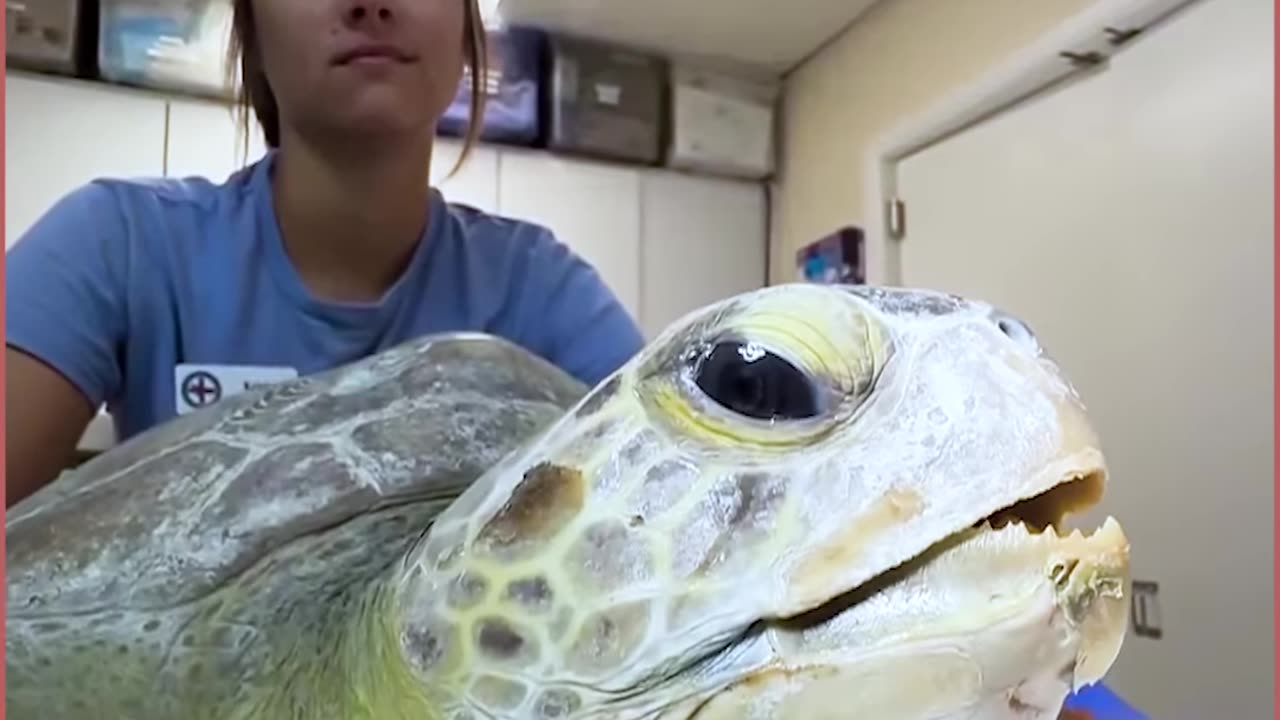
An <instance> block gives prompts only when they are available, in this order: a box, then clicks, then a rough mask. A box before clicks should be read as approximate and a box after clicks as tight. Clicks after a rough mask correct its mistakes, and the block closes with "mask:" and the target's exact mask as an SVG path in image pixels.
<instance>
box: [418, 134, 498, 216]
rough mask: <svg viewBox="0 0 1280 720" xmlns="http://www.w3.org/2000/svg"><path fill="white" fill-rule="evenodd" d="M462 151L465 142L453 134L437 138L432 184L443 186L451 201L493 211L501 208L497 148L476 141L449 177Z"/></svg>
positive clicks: (433, 156) (432, 165)
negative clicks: (456, 169)
mask: <svg viewBox="0 0 1280 720" xmlns="http://www.w3.org/2000/svg"><path fill="white" fill-rule="evenodd" d="M461 153H462V142H461V141H459V140H455V139H453V138H439V137H438V138H436V144H435V149H434V150H433V151H432V153H431V184H432V185H435V186H436V187H437V188H439V189H440V193H441V194H442V195H444V199H445V200H448V201H449V202H451V203H458V204H460V205H470V206H471V207H474V208H477V209H479V210H483V211H485V212H489V213H493V212H497V211H498V151H497V150H495V149H494V148H492V147H484V146H480V145H476V146H474V147H472V148H471V154H470V155H468V156H467V161H466V162H464V163H463V164H462V167H461V168H459V169H458V173H457V174H456V175H454V176H453V177H449V172H450V171H451V170H453V164H454V163H455V162H457V160H458V155H460V154H461Z"/></svg>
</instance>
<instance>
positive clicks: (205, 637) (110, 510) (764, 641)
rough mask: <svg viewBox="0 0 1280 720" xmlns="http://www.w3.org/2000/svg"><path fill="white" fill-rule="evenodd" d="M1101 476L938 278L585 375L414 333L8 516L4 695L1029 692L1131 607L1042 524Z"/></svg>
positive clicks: (1001, 323)
mask: <svg viewBox="0 0 1280 720" xmlns="http://www.w3.org/2000/svg"><path fill="white" fill-rule="evenodd" d="M1105 474H1106V470H1105V465H1104V461H1103V456H1102V454H1101V453H1100V451H1099V449H1098V442H1097V439H1096V437H1095V435H1094V433H1093V431H1092V430H1091V428H1090V425H1089V423H1088V421H1087V419H1086V415H1085V413H1084V410H1083V406H1082V405H1081V403H1080V401H1079V399H1078V397H1077V395H1076V393H1075V391H1074V390H1073V388H1072V387H1071V386H1070V384H1069V383H1068V382H1067V381H1066V380H1064V378H1063V376H1062V375H1061V374H1060V373H1059V370H1058V369H1057V367H1056V366H1055V365H1054V364H1053V362H1052V361H1051V360H1049V359H1048V357H1047V356H1046V355H1045V354H1044V353H1043V352H1042V351H1041V348H1040V346H1039V345H1038V343H1037V340H1036V338H1035V336H1034V335H1033V334H1032V333H1031V332H1030V330H1028V329H1027V327H1026V326H1025V325H1024V324H1022V323H1021V322H1019V321H1018V320H1017V319H1016V318H1014V317H1012V316H1010V315H1007V314H1004V313H1002V312H1000V311H998V310H996V309H995V308H993V307H991V306H989V305H987V304H984V303H981V302H978V301H975V300H968V299H962V298H958V297H954V296H951V295H946V294H941V293H935V292H928V291H923V290H903V289H889V288H873V287H837V286H818V285H785V286H779V287H772V288H766V289H762V290H757V291H754V292H750V293H746V294H743V295H739V296H736V297H732V298H729V299H726V300H724V301H722V302H718V303H715V304H713V305H710V306H708V307H706V308H703V309H701V310H699V311H696V312H694V313H692V314H690V315H689V316H687V317H686V318H684V319H682V320H680V321H678V322H676V323H674V324H673V325H672V326H671V327H670V328H669V329H668V330H667V331H665V332H664V333H663V334H662V335H661V336H660V337H658V338H657V339H656V340H655V341H654V342H652V343H651V344H650V345H649V346H648V347H647V348H646V349H645V350H643V352H641V353H640V354H639V355H638V356H636V357H635V358H634V359H633V360H632V361H631V362H630V363H628V364H627V365H626V366H625V367H623V368H622V369H621V370H619V371H618V372H617V373H615V374H613V375H612V376H611V377H609V378H607V379H606V380H605V381H603V382H602V383H600V384H599V385H598V386H597V387H595V388H593V389H590V390H589V391H588V389H587V388H585V387H583V386H581V385H579V384H578V383H576V382H575V381H573V380H570V379H569V378H568V377H567V376H566V375H564V374H563V373H561V372H560V371H558V370H556V369H554V368H553V367H552V366H550V365H549V364H547V363H545V362H543V361H542V360H540V359H538V358H536V357H534V356H532V355H530V354H529V353H527V352H525V351H523V350H521V349H518V348H516V347H515V346H513V345H510V344H508V343H505V342H503V341H500V340H497V339H494V338H489V337H485V336H479V335H448V336H438V337H430V338H424V339H421V340H418V341H414V342H410V343H408V344H406V345H403V346H400V347H398V348H396V349H393V350H391V351H388V352H386V353H383V354H381V355H378V356H375V357H373V358H370V359H366V360H363V361H360V362H357V363H355V364H352V365H350V366H347V367H345V368H342V369H338V370H334V371H330V372H327V373H324V374H319V375H315V376H311V377H305V378H302V379H299V380H295V381H290V382H286V383H283V384H280V385H275V386H270V387H268V388H264V389H259V390H255V391H250V392H247V393H244V394H242V395H239V396H235V397H232V398H228V399H226V400H224V401H222V402H221V403H218V404H216V405H214V406H212V407H210V408H207V409H205V410H203V411H200V412H196V413H193V414H190V415H187V416H184V417H182V418H181V419H178V420H176V421H173V422H170V423H168V424H166V425H164V426H161V427H158V428H156V429H154V430H151V431H149V432H147V433H144V434H142V435H140V436H138V437H137V438H135V439H133V440H131V441H129V442H126V443H123V444H122V445H120V446H119V447H118V448H116V449H114V450H111V451H109V452H107V453H106V454H104V455H102V456H100V457H98V458H97V459H95V460H93V461H91V462H89V463H88V464H86V465H84V466H83V467H81V468H80V469H78V470H75V471H74V472H70V473H69V474H67V475H65V476H64V477H63V478H61V479H60V480H58V481H57V482H56V483H55V484H53V485H52V486H50V487H49V488H48V489H46V490H45V491H43V492H41V493H39V494H37V495H34V496H32V497H31V498H30V499H28V500H27V501H25V502H23V503H21V504H19V505H18V506H16V507H15V508H13V509H12V510H10V511H9V513H8V528H7V530H6V540H7V543H8V548H7V560H8V574H9V584H8V613H9V614H8V626H7V637H6V651H7V652H6V667H7V688H6V690H7V697H6V707H7V711H8V715H7V717H9V718H12V719H21V718H32V719H33V720H36V719H44V718H62V719H70V720H80V719H83V718H130V719H133V720H178V719H181V720H250V719H253V720H257V719H264V720H276V719H280V720H283V719H287V718H296V719H304V718H305V719H310V718H316V719H318V720H356V719H370V720H374V719H376V720H410V719H412V720H423V719H428V718H430V719H437V718H438V719H441V720H462V719H463V718H477V719H478V718H521V719H523V718H531V719H537V720H546V719H550V718H618V719H626V718H664V719H672V718H694V717H696V718H699V719H700V720H709V719H719V718H725V719H738V718H747V719H750V718H761V719H765V718H779V719H787V720H813V719H815V718H859V719H863V718H893V719H895V720H913V719H917V718H920V719H923V718H931V719H941V718H951V719H958V718H1014V717H1017V718H1055V717H1056V716H1057V715H1058V712H1059V708H1060V707H1061V704H1062V702H1063V699H1064V697H1065V695H1066V694H1067V693H1068V692H1069V690H1070V689H1071V688H1072V687H1078V686H1080V685H1081V684H1084V683H1089V682H1093V681H1096V680H1097V679H1099V678H1100V677H1101V676H1102V675H1103V674H1104V673H1105V672H1106V671H1107V669H1108V668H1109V667H1110V665H1111V664H1112V662H1113V661H1114V659H1115V657H1116V655H1117V653H1118V652H1119V648H1120V644H1121V642H1122V639H1123V636H1124V634H1125V631H1126V627H1127V609H1128V604H1127V587H1128V586H1127V583H1128V552H1129V551H1128V544H1127V541H1126V539H1125V536H1124V534H1123V532H1122V531H1121V529H1120V527H1119V525H1118V524H1117V523H1115V521H1114V520H1110V519H1109V520H1108V521H1107V522H1106V524H1105V525H1104V526H1103V527H1102V528H1101V529H1099V530H1097V531H1095V532H1094V533H1093V534H1091V535H1088V536H1085V535H1082V534H1080V533H1079V531H1076V532H1074V533H1071V534H1068V535H1063V534H1060V533H1059V532H1058V530H1057V529H1056V528H1057V527H1060V523H1061V520H1062V518H1063V517H1064V515H1065V514H1066V513H1067V512H1069V511H1074V510H1077V509H1080V508H1083V507H1085V506H1088V505H1091V504H1094V503H1096V502H1097V501H1098V500H1099V498H1100V494H1101V490H1102V486H1103V482H1104V478H1105ZM1049 525H1053V526H1054V527H1055V529H1045V528H1046V526H1049Z"/></svg>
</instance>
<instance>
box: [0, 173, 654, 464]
mask: <svg viewBox="0 0 1280 720" xmlns="http://www.w3.org/2000/svg"><path fill="white" fill-rule="evenodd" d="M273 160H274V155H267V156H266V157H265V158H264V159H262V160H260V161H258V162H257V163H255V164H254V165H251V166H249V167H247V168H245V169H243V170H241V171H240V172H238V173H236V174H235V175H233V176H231V177H230V178H229V179H228V180H227V181H226V182H225V183H223V184H214V183H211V182H209V181H207V180H204V179H198V178H189V179H182V180H177V179H157V180H98V181H95V182H92V183H89V184H87V185H85V186H83V187H81V188H79V189H77V190H75V191H74V192H72V193H70V194H69V195H67V196H66V197H64V198H62V199H61V200H60V201H59V202H58V203H56V204H55V205H54V206H53V208H52V209H50V210H49V211H48V212H47V213H46V214H45V215H44V216H43V217H42V218H41V219H40V220H39V221H38V222H36V224H35V225H34V226H33V227H32V228H31V229H30V230H28V231H27V233H26V234H25V235H24V236H23V238H22V239H21V240H19V241H18V242H17V243H16V244H15V245H14V246H13V247H12V248H11V249H10V250H9V252H8V253H7V257H6V261H7V267H6V272H5V279H6V282H5V322H6V329H5V333H6V337H5V340H6V342H7V343H8V345H10V346H12V347H14V348H17V349H19V350H22V351H24V352H26V353H28V354H31V355H33V356H35V357H36V358H38V359H40V360H42V361H44V362H45V363H47V364H49V365H50V366H52V367H53V368H54V369H56V370H57V371H59V372H60V373H61V374H62V375H64V376H65V377H66V378H67V379H68V380H70V381H71V382H72V383H73V384H74V385H75V386H76V387H78V388H79V389H80V390H81V391H82V392H83V393H84V394H85V396H86V397H87V398H88V399H89V401H90V402H91V403H93V404H94V405H95V406H98V405H101V404H103V403H106V404H107V405H108V408H109V409H110V411H111V413H112V415H113V416H114V418H115V423H116V426H117V428H118V432H119V434H120V436H121V438H122V439H124V438H128V437H130V436H132V435H135V434H137V433H138V432H141V431H143V430H145V429H147V428H149V427H151V426H153V425H156V424H158V423H161V422H164V421H165V420H167V419H169V418H172V417H173V416H174V415H176V414H177V410H178V406H177V396H176V395H175V388H174V385H175V367H177V366H178V365H180V364H181V365H192V364H195V365H241V366H256V367H263V366H266V367H286V368H292V369H293V370H295V371H296V372H297V373H298V374H300V375H307V374H310V373H315V372H317V371H321V370H326V369H329V368H333V367H335V366H337V365H341V364H344V363H347V362H350V361H354V360H357V359H359V358H362V357H365V356H368V355H370V354H373V353H376V352H379V351H381V350H384V349H386V348H388V347H391V346H393V345H396V344H398V343H400V342H403V341H405V340H408V339H411V338H413V337H417V336H421V335H424V334H427V333H437V332H446V331H483V332H488V333H491V334H494V335H498V336H501V337H505V338H507V339H509V340H511V341H513V342H515V343H518V344H520V345H522V346H524V347H526V348H528V349H529V350H531V351H532V352H534V353H537V354H538V355H541V356H542V357H544V358H546V359H548V360H550V361H551V362H553V363H555V364H556V365H558V366H560V367H561V368H563V369H564V370H565V371H566V372H568V373H570V374H572V375H574V376H575V377H577V378H579V379H581V380H582V381H584V382H586V383H588V384H594V383H595V382H597V381H598V380H600V379H601V378H603V377H604V376H606V375H608V374H609V373H611V372H612V371H613V370H615V369H616V368H618V367H619V366H620V365H622V364H623V363H624V362H626V361H627V360H628V359H629V358H630V357H631V356H632V355H633V354H635V353H636V352H637V351H638V350H639V349H640V348H641V346H642V345H643V339H642V336H641V334H640V331H639V329H638V327H637V326H636V323H635V321H634V320H633V319H632V318H631V317H630V315H629V314H628V313H627V312H626V310H625V309H624V308H623V307H622V305H621V304H620V303H619V302H618V300H617V298H616V297H614V295H613V294H612V293H611V292H610V291H609V289H608V288H607V287H606V286H605V285H604V283H603V282H602V281H601V279H600V277H599V275H598V274H597V273H596V271H595V270H594V269H593V268H592V267H591V266H590V265H588V264H587V263H586V262H584V261H583V260H582V259H581V258H579V257H578V256H576V255H575V254H574V253H572V252H571V251H570V250H569V249H568V248H567V247H565V246H564V245H563V244H561V243H559V242H558V241H557V240H556V239H555V238H554V237H553V236H552V234H551V232H550V231H548V230H547V229H546V228H543V227H541V226H538V225H535V224H531V223H527V222H521V221H517V220H512V219H509V218H504V217H500V216H495V215H490V214H486V213H483V212H481V211H479V210H475V209H472V208H468V207H464V206H460V205H449V204H447V203H446V202H445V200H444V198H443V197H441V195H440V194H439V193H438V192H435V191H433V192H432V193H431V197H430V201H429V202H430V204H431V208H430V221H429V226H428V227H427V229H426V231H425V233H424V236H423V238H422V242H420V243H419V245H418V247H417V250H416V251H415V253H414V255H413V258H412V260H411V261H410V264H409V266H408V267H407V269H406V270H405V271H404V273H403V275H402V276H401V277H400V279H399V280H398V281H397V282H396V283H395V285H394V286H393V287H392V288H391V289H390V290H389V291H388V292H387V293H386V294H385V295H384V296H383V298H382V299H381V301H379V302H376V303H369V304H362V303H335V302H326V301H322V300H319V299H316V298H315V297H313V296H312V295H311V294H310V293H309V292H308V291H307V288H306V287H305V286H304V284H303V282H302V279H301V277H300V276H299V275H298V274H297V272H296V270H295V269H294V266H293V264H292V262H291V261H290V259H289V257H288V254H287V253H286V252H285V249H284V246H283V244H282V242H281V237H280V231H279V227H278V225H277V222H276V216H275V210H274V207H273V203H272V196H271V189H270V182H269V173H270V168H271V164H272V162H273Z"/></svg>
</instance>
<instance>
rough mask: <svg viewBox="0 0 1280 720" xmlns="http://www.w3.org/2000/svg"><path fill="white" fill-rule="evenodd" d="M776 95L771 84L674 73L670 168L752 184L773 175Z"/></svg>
mask: <svg viewBox="0 0 1280 720" xmlns="http://www.w3.org/2000/svg"><path fill="white" fill-rule="evenodd" d="M777 92H778V88H777V85H776V83H773V82H771V81H762V80H755V79H751V78H747V77H741V76H735V75H731V74H728V73H724V72H716V71H711V70H705V69H699V68H695V67H691V66H685V65H677V66H675V67H673V69H672V74H671V142H670V145H669V148H668V153H667V164H668V165H669V166H671V167H674V168H681V169H685V170H693V171H698V172H705V173H710V174H716V175H725V176H730V177H739V178H744V179H751V180H762V179H764V178H767V177H768V176H770V175H772V174H773V170H774V157H775V156H774V102H775V100H776V98H777Z"/></svg>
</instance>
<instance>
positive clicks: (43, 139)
mask: <svg viewBox="0 0 1280 720" xmlns="http://www.w3.org/2000/svg"><path fill="white" fill-rule="evenodd" d="M4 96H5V126H4V144H5V153H4V172H5V187H4V210H5V213H4V234H5V249H6V250H7V249H8V248H9V247H11V246H12V245H13V244H14V243H15V242H17V240H18V239H19V238H20V237H21V235H22V233H24V232H26V230H27V228H29V227H31V225H32V223H34V222H35V221H36V220H38V219H39V218H40V216H42V215H44V213H45V212H47V211H48V209H49V207H50V206H51V205H53V204H54V203H55V202H57V201H58V200H59V199H60V198H62V196H64V195H66V194H67V193H68V192H71V191H72V190H74V189H76V188H77V187H79V186H81V185H83V184H85V183H87V182H89V181H91V180H93V179H95V178H99V177H139V176H141V177H160V176H161V175H163V174H164V113H165V109H164V100H163V99H162V98H159V97H155V96H152V95H147V94H144V93H141V92H135V91H131V90H125V89H123V88H110V87H100V86H95V85H93V84H91V83H88V82H84V81H79V80H71V79H62V78H54V77H44V76H39V75H28V74H24V73H15V72H6V73H5V88H4Z"/></svg>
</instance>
